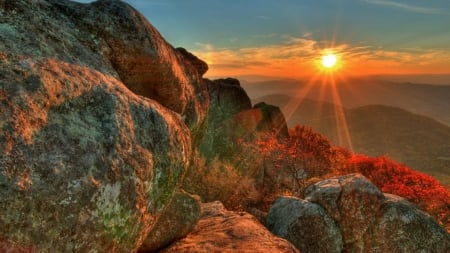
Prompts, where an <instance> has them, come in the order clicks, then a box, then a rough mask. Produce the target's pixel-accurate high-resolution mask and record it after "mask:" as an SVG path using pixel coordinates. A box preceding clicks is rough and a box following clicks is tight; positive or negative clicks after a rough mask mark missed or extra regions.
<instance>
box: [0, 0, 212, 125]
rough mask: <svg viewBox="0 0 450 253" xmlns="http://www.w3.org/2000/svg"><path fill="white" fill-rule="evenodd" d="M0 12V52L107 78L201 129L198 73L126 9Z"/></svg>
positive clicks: (8, 8) (204, 97)
mask: <svg viewBox="0 0 450 253" xmlns="http://www.w3.org/2000/svg"><path fill="white" fill-rule="evenodd" d="M0 9H2V12H0V15H2V16H1V17H0V20H6V22H2V24H1V26H0V30H1V33H0V37H1V39H2V45H1V46H0V47H1V48H0V50H2V51H4V52H13V53H14V54H16V55H17V56H19V55H20V56H21V57H23V58H55V59H58V60H61V61H65V62H69V63H73V64H77V65H83V66H86V67H89V68H93V69H96V70H99V71H101V72H103V73H105V74H110V75H112V76H115V77H117V78H118V79H120V80H121V81H122V82H123V83H124V84H125V86H126V87H128V88H129V89H130V90H131V91H133V92H134V93H136V94H138V95H141V96H145V97H149V98H152V99H154V100H157V101H158V102H159V103H160V104H162V105H164V106H165V107H167V108H169V109H171V110H173V111H175V112H177V113H179V114H181V115H182V116H183V119H184V120H185V121H186V123H187V125H188V126H189V128H190V129H193V130H196V129H197V128H198V127H199V126H201V125H202V124H203V120H204V118H205V116H206V112H207V106H208V103H209V102H208V94H207V89H206V85H205V83H204V82H203V81H202V75H203V73H202V72H204V71H203V70H202V72H199V71H198V67H197V66H195V65H196V64H192V61H190V60H187V59H186V57H185V55H186V53H184V52H180V51H179V50H176V49H174V48H173V47H172V46H171V45H170V44H168V43H167V42H166V41H165V40H164V38H162V36H161V35H160V33H159V32H158V31H157V30H156V29H155V28H154V27H153V26H152V25H151V24H150V23H148V21H147V20H146V19H145V18H144V17H143V16H142V15H141V14H140V13H139V12H137V11H136V10H135V9H133V8H132V7H131V6H129V5H128V4H126V3H124V2H122V1H113V0H106V1H96V2H93V3H91V4H79V3H75V2H71V1H67V0H62V1H61V0H41V1H26V0H18V1H15V0H4V1H1V2H0ZM198 61H200V60H198Z"/></svg>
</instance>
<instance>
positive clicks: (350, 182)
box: [267, 174, 450, 253]
mask: <svg viewBox="0 0 450 253" xmlns="http://www.w3.org/2000/svg"><path fill="white" fill-rule="evenodd" d="M306 196H307V197H306V200H300V199H296V198H280V199H278V200H277V201H276V202H275V204H274V205H273V206H272V208H271V210H270V212H269V214H268V217H267V221H268V224H267V225H268V226H269V228H270V229H271V231H272V232H274V233H275V234H277V235H280V236H282V237H283V238H286V239H288V240H290V241H291V242H292V243H293V244H295V245H297V246H298V248H299V249H300V251H301V252H340V251H339V250H338V248H335V247H333V249H335V250H333V251H330V246H331V245H342V241H343V250H344V252H405V253H406V252H439V253H445V252H450V235H449V234H448V233H447V232H446V231H445V229H443V228H442V227H440V226H439V224H438V223H437V222H436V221H435V220H434V219H433V218H432V217H431V216H429V215H428V214H426V213H424V212H422V211H420V210H419V209H418V208H417V207H415V206H414V205H413V204H411V203H409V202H407V201H406V200H404V199H403V198H400V197H398V196H394V195H389V194H382V193H381V192H380V191H379V190H378V189H377V188H376V187H375V186H374V185H373V184H372V183H370V182H369V181H368V180H367V179H365V178H364V177H363V176H361V175H358V174H352V175H347V176H342V177H335V178H331V179H327V180H324V181H321V182H318V183H316V184H315V185H313V186H311V187H310V188H308V189H307V191H306ZM314 205H319V206H320V207H321V208H323V210H325V212H319V211H316V212H312V211H309V212H307V211H306V210H311V209H313V208H312V207H313V206H314ZM316 209H319V208H317V207H316ZM319 210H320V209H319ZM311 213H314V214H316V215H318V216H321V217H322V218H311V217H312V216H311ZM288 214H295V215H288ZM292 216H294V217H295V218H292ZM329 217H331V218H332V219H333V220H334V221H335V222H336V224H337V230H336V229H331V230H329V231H335V234H336V235H337V236H327V235H328V234H329V232H327V230H325V228H331V227H333V226H330V225H325V224H326V222H325V221H326V220H328V219H329ZM315 220H318V221H320V222H316V224H312V223H314V221H315ZM338 231H339V233H338ZM319 234H322V235H324V236H312V235H319ZM339 234H342V237H341V236H340V235H339ZM325 238H326V239H328V240H324V239H325ZM341 238H342V239H341ZM341 240H342V241H341ZM311 245H314V247H311Z"/></svg>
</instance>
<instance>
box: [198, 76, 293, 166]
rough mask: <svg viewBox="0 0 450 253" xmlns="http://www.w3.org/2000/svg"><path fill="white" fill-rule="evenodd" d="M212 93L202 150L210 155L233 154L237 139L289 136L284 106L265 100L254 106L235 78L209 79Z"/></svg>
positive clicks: (210, 94)
mask: <svg viewBox="0 0 450 253" xmlns="http://www.w3.org/2000/svg"><path fill="white" fill-rule="evenodd" d="M206 82H207V83H208V86H207V87H208V92H209V96H210V105H209V111H208V127H207V131H206V133H205V137H204V139H203V142H202V143H201V144H200V151H201V153H202V154H203V155H205V156H206V157H208V158H212V157H214V156H219V157H232V156H234V155H235V154H234V152H235V151H236V140H237V139H239V138H247V137H255V136H257V135H258V134H261V133H266V134H270V133H275V135H276V136H278V137H287V136H288V129H287V125H286V120H285V118H284V116H283V114H282V112H281V110H280V109H279V108H278V107H276V106H272V105H267V104H265V103H261V104H258V105H256V106H255V107H254V108H252V105H251V101H250V98H249V97H248V95H247V93H246V92H245V90H244V89H243V88H242V87H241V86H240V83H239V81H238V80H236V79H233V78H227V79H218V80H214V81H209V80H206Z"/></svg>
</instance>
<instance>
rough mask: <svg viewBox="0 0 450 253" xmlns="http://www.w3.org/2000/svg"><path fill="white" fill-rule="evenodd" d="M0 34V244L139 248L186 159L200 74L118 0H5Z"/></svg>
mask: <svg viewBox="0 0 450 253" xmlns="http://www.w3.org/2000/svg"><path fill="white" fill-rule="evenodd" d="M0 40H1V43H0V209H1V210H2V211H1V215H0V227H1V230H0V249H2V250H3V249H4V248H9V249H8V250H10V251H13V252H14V251H16V252H21V251H30V250H31V251H36V252H135V251H137V250H138V248H139V247H140V245H141V244H142V243H143V242H144V241H146V239H147V235H149V234H152V233H153V234H154V233H157V231H158V230H159V229H160V228H157V227H156V225H155V224H157V223H158V221H159V219H160V217H164V214H165V212H166V211H167V210H169V208H167V206H168V204H169V203H171V200H172V199H173V196H174V194H175V193H176V192H177V191H178V190H179V188H180V185H181V181H182V178H183V176H184V174H185V171H186V169H187V167H188V165H189V160H190V157H191V146H192V144H191V138H190V136H191V132H190V130H192V129H195V128H196V127H198V126H200V125H201V124H202V123H201V122H202V120H203V118H204V115H205V114H206V109H205V108H203V106H204V105H205V104H207V101H208V99H207V98H208V96H207V94H205V96H202V95H201V94H203V93H202V92H203V89H204V88H203V85H204V84H202V82H201V81H200V78H201V77H200V76H201V74H200V73H198V71H197V69H196V67H194V66H192V64H190V63H189V62H188V61H184V60H183V59H184V56H182V55H181V54H180V53H179V52H177V51H175V50H174V49H173V48H172V47H171V46H170V45H169V44H167V43H166V42H165V41H164V39H162V37H161V36H160V35H159V33H158V32H157V31H156V30H155V29H154V28H153V27H152V26H151V25H150V24H149V23H148V22H147V21H146V20H145V19H144V18H143V17H142V16H141V15H140V14H139V13H138V12H137V11H135V10H134V9H133V8H131V7H130V6H129V5H127V4H125V3H123V2H121V1H108V0H105V1H98V2H95V3H92V4H79V3H75V2H71V1H65V0H39V1H28V0H2V1H0ZM205 90H206V89H205ZM132 91H133V92H135V93H133V92H132ZM136 93H137V94H136ZM197 93H199V94H200V95H199V94H197ZM146 96H147V97H149V98H146ZM150 98H151V99H150ZM185 123H187V124H188V125H189V128H188V127H187V126H186V124H185ZM176 196H178V197H177V198H176V199H175V200H173V201H172V203H175V202H176V203H191V204H192V205H193V206H192V209H191V210H192V212H195V205H196V202H189V201H190V198H188V197H186V198H187V199H184V197H182V196H179V195H176ZM183 199H184V200H183ZM186 208H187V209H189V208H190V207H186ZM176 215H181V214H176V213H175V216H176ZM194 216H195V215H194ZM166 217H167V216H166ZM182 218H183V217H180V219H182ZM171 219H176V218H175V217H172V218H171ZM161 222H162V221H161ZM191 223H192V222H191ZM186 226H187V228H189V226H191V224H186ZM181 230H183V229H182V228H180V231H181ZM155 231H156V232H155ZM183 233H184V232H183ZM177 236H178V235H177ZM5 245H6V246H5Z"/></svg>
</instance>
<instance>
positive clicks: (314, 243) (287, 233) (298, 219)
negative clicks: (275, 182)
mask: <svg viewBox="0 0 450 253" xmlns="http://www.w3.org/2000/svg"><path fill="white" fill-rule="evenodd" d="M266 222H267V227H268V228H269V230H270V231H272V232H273V233H274V234H275V235H278V236H280V237H283V238H286V239H287V240H288V241H290V242H292V243H293V244H294V245H295V246H296V247H297V248H298V249H299V250H300V252H329V253H340V252H341V251H342V245H343V243H342V234H341V231H340V229H339V227H338V226H337V225H336V223H335V222H334V220H333V219H332V218H331V217H330V216H329V215H328V214H327V213H326V211H325V210H324V209H323V208H322V207H321V206H319V205H317V204H314V203H311V202H308V201H305V200H301V199H298V198H293V197H282V198H278V199H276V200H275V202H274V204H273V206H272V208H271V209H270V212H269V215H268V216H267V221H266Z"/></svg>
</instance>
